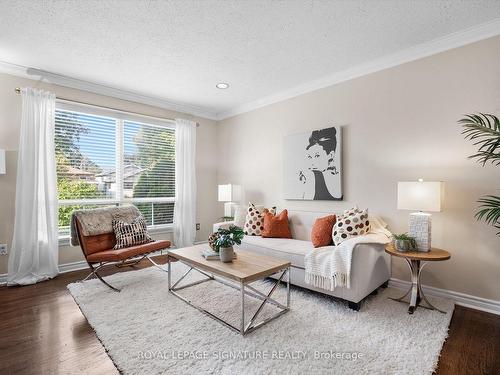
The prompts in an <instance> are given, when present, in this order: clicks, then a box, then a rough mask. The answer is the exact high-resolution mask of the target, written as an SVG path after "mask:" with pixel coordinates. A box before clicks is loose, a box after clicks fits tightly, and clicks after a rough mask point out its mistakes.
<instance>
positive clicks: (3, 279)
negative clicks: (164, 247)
mask: <svg viewBox="0 0 500 375" xmlns="http://www.w3.org/2000/svg"><path fill="white" fill-rule="evenodd" d="M207 242H208V241H198V242H195V245H199V244H202V243H207ZM170 249H175V246H172V247H171V248H170ZM161 254H162V253H161V250H158V251H156V252H154V253H153V254H151V255H152V256H156V255H161ZM132 259H138V258H132ZM86 268H89V266H88V264H87V262H86V261H84V260H81V261H78V262H70V263H64V264H60V265H59V273H66V272H71V271H78V270H83V269H86ZM6 283H7V274H6V273H2V274H0V285H3V284H6Z"/></svg>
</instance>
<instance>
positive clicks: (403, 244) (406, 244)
mask: <svg viewBox="0 0 500 375" xmlns="http://www.w3.org/2000/svg"><path fill="white" fill-rule="evenodd" d="M392 238H393V239H394V246H395V247H396V250H399V251H411V250H417V241H416V240H415V238H414V237H412V236H409V235H408V233H403V234H394V235H393V236H392Z"/></svg>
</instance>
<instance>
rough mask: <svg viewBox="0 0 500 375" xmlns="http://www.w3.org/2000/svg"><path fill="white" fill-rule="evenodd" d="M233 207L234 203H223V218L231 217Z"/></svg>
mask: <svg viewBox="0 0 500 375" xmlns="http://www.w3.org/2000/svg"><path fill="white" fill-rule="evenodd" d="M234 205H235V203H234V202H226V203H224V216H225V217H232V216H233V206H234Z"/></svg>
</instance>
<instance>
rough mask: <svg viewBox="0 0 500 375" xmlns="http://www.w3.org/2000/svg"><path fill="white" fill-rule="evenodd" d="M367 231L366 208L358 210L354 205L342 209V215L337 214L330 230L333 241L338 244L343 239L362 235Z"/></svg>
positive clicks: (368, 229) (368, 224)
mask: <svg viewBox="0 0 500 375" xmlns="http://www.w3.org/2000/svg"><path fill="white" fill-rule="evenodd" d="M369 231H370V221H369V220H368V209H366V210H360V209H359V208H357V207H354V208H351V209H350V210H346V211H344V213H343V214H342V215H337V221H336V222H335V225H334V226H333V232H332V238H333V243H334V244H335V245H340V244H341V243H342V242H344V241H345V240H348V239H350V238H353V237H357V236H362V235H364V234H366V233H368V232H369Z"/></svg>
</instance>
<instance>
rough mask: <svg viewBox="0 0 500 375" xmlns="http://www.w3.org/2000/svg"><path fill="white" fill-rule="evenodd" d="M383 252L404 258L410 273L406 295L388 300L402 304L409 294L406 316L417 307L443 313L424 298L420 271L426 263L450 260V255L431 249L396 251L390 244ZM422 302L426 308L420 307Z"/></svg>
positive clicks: (443, 251)
mask: <svg viewBox="0 0 500 375" xmlns="http://www.w3.org/2000/svg"><path fill="white" fill-rule="evenodd" d="M385 252H386V253H388V254H391V255H392V256H395V257H400V258H404V259H405V260H406V263H408V267H410V271H411V287H410V289H409V290H408V291H407V292H406V294H405V295H404V296H402V297H400V298H390V297H389V298H390V299H392V300H394V301H398V302H404V301H403V299H404V298H405V297H406V296H407V295H408V294H410V293H411V294H410V306H409V307H408V314H413V312H414V311H415V309H416V308H417V306H420V307H423V308H426V309H429V310H437V311H439V312H440V313H443V314H444V313H445V312H444V311H441V310H439V309H438V308H436V307H434V306H433V305H432V304H431V303H430V302H429V300H428V299H427V298H426V297H425V294H424V292H423V290H422V282H421V280H420V274H421V273H422V269H423V268H424V266H425V265H426V264H427V263H428V262H436V261H443V260H448V259H450V257H451V255H450V253H449V252H447V251H446V250H441V249H438V248H435V247H433V248H431V249H430V250H429V251H405V252H402V251H398V250H396V248H395V247H394V245H393V244H392V243H390V244H388V245H386V246H385ZM421 262H423V263H422V264H421ZM421 300H424V301H425V302H426V303H427V305H428V306H424V305H422V304H421V303H420V302H421Z"/></svg>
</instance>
